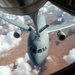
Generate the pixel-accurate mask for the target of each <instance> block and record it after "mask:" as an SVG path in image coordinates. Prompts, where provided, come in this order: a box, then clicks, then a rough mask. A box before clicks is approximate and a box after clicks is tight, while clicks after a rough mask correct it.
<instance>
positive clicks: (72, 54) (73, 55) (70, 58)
mask: <svg viewBox="0 0 75 75" xmlns="http://www.w3.org/2000/svg"><path fill="white" fill-rule="evenodd" d="M63 59H64V60H65V61H66V62H67V63H68V64H72V63H74V62H75V48H73V49H72V50H70V51H69V54H68V55H65V56H64V57H63Z"/></svg>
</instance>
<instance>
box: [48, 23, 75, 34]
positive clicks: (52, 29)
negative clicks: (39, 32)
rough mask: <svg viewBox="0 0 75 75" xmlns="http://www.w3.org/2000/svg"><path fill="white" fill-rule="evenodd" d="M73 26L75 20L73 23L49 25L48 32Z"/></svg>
mask: <svg viewBox="0 0 75 75" xmlns="http://www.w3.org/2000/svg"><path fill="white" fill-rule="evenodd" d="M72 26H75V22H72V23H63V24H61V25H56V26H49V27H48V32H47V33H49V32H55V31H58V30H62V29H66V28H69V27H72Z"/></svg>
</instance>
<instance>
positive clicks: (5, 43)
mask: <svg viewBox="0 0 75 75" xmlns="http://www.w3.org/2000/svg"><path fill="white" fill-rule="evenodd" d="M13 33H14V31H11V32H9V33H8V34H7V35H0V52H4V51H8V50H10V49H12V48H14V47H16V46H18V45H19V43H20V41H21V38H18V39H16V38H14V36H13Z"/></svg>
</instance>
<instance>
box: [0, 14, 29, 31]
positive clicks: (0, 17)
mask: <svg viewBox="0 0 75 75" xmlns="http://www.w3.org/2000/svg"><path fill="white" fill-rule="evenodd" d="M0 19H3V20H5V21H7V22H8V23H11V24H12V25H15V26H18V27H20V28H22V29H25V30H27V31H28V30H29V28H30V27H29V26H28V25H25V24H21V23H19V22H17V21H14V20H12V19H8V18H5V17H3V16H2V15H0Z"/></svg>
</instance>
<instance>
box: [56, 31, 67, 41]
mask: <svg viewBox="0 0 75 75" xmlns="http://www.w3.org/2000/svg"><path fill="white" fill-rule="evenodd" d="M57 36H58V38H59V40H61V41H64V40H65V39H66V34H65V33H64V32H62V31H58V33H57Z"/></svg>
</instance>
